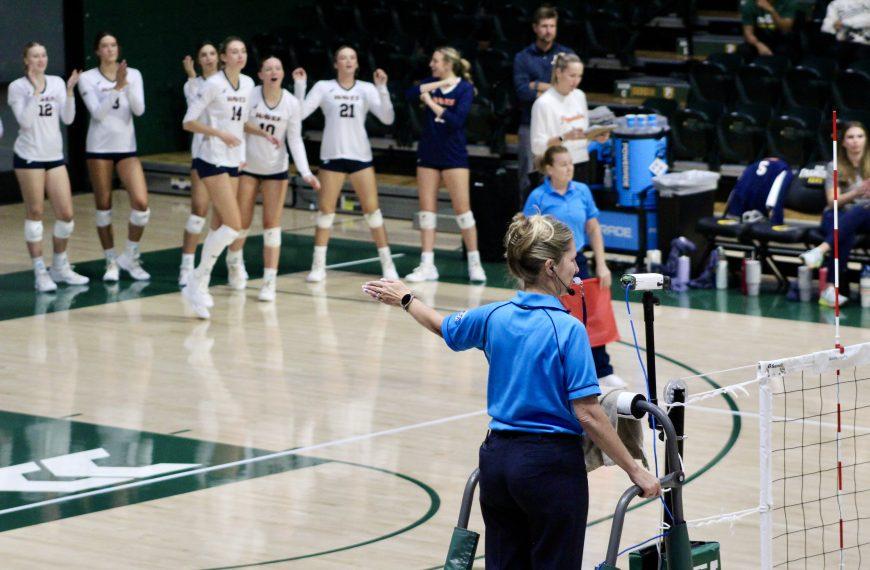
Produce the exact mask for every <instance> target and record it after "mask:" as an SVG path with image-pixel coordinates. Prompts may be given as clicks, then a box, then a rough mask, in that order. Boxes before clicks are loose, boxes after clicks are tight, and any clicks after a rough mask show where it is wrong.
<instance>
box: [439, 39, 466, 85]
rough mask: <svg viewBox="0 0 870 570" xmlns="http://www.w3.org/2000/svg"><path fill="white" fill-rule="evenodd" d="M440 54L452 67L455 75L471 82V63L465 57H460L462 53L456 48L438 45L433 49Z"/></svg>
mask: <svg viewBox="0 0 870 570" xmlns="http://www.w3.org/2000/svg"><path fill="white" fill-rule="evenodd" d="M435 51H437V52H439V53H440V54H441V56H442V57H443V58H444V59H446V60H447V62H448V63H449V64H450V67H451V68H452V69H453V74H454V75H455V76H456V77H461V78H462V79H464V80H466V81H468V82H469V83H473V81H472V80H471V63H469V61H468V60H467V59H464V58H463V57H462V54H460V53H459V50H457V49H456V48H452V47H449V46H445V47H440V48H438V49H437V50H435Z"/></svg>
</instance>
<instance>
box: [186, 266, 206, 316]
mask: <svg viewBox="0 0 870 570" xmlns="http://www.w3.org/2000/svg"><path fill="white" fill-rule="evenodd" d="M181 296H182V297H184V299H185V300H186V301H187V302H188V303H190V308H191V309H193V313H194V314H195V315H196V316H197V318H200V319H208V318H210V317H211V313H209V311H208V309H209V308H208V306H207V299H206V298H205V296H204V295H203V293H202V288H201V282H200V280H198V279H197V278H196V277H195V276H191V278H190V281H188V282H187V285H185V286H184V289H182V290H181Z"/></svg>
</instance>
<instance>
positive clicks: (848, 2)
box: [822, 0, 870, 61]
mask: <svg viewBox="0 0 870 570" xmlns="http://www.w3.org/2000/svg"><path fill="white" fill-rule="evenodd" d="M822 31H823V32H825V33H827V34H833V35H834V36H836V38H837V44H838V46H837V48H838V49H837V52H838V53H837V55H838V58H839V59H840V61H857V60H859V59H866V58H870V0H834V1H833V2H831V3H830V4H828V9H827V12H825V19H824V21H823V22H822Z"/></svg>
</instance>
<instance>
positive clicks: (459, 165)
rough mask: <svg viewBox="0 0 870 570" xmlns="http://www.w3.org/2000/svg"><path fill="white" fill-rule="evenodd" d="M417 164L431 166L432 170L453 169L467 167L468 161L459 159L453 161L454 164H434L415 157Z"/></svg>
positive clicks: (425, 166) (422, 166) (421, 166)
mask: <svg viewBox="0 0 870 570" xmlns="http://www.w3.org/2000/svg"><path fill="white" fill-rule="evenodd" d="M417 166H418V167H420V168H431V169H433V170H439V171H440V170H453V169H454V168H465V169H466V170H467V169H468V161H467V160H466V161H460V162H455V163H454V164H435V163H433V162H427V161H424V160H422V159H420V158H418V159H417Z"/></svg>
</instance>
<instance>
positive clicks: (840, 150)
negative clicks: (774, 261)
mask: <svg viewBox="0 0 870 570" xmlns="http://www.w3.org/2000/svg"><path fill="white" fill-rule="evenodd" d="M837 159H838V160H837V171H838V172H837V174H838V182H839V186H840V192H839V196H838V197H837V202H838V206H839V210H840V211H839V218H840V220H839V222H840V223H839V226H840V227H839V240H840V269H841V270H842V271H841V272H840V275H842V276H843V277H846V276H847V275H848V272H846V271H845V268H846V266H847V264H848V263H849V252H850V251H851V250H852V247H853V246H854V244H855V239H856V237H857V236H858V233H866V232H868V231H870V148H868V146H867V129H866V128H864V125H862V124H861V123H857V122H852V123H847V124H846V127H845V128H844V129H843V136H842V137H841V138H840V141H839V142H838V143H837ZM825 191H826V193H827V195H828V207H827V208H826V209H825V212H824V213H823V214H822V229H823V230H825V241H824V242H822V243H821V244H820V245H818V246H817V247H814V248H813V249H811V250H809V251H806V252H804V253H802V254H801V258H802V259H803V260H804V263H806V264H807V265H808V266H810V267H820V266H821V265H822V263H823V262H824V263H825V264H826V267H827V268H828V275H829V276H831V277H829V279H833V275H834V258H833V256H829V257H828V258H827V260H826V259H825V256H826V255H827V254H828V253H830V251H831V250H832V249H833V248H834V210H833V204H834V163H833V162H831V163H829V164H828V177H827V179H826V180H825ZM841 289H842V290H843V291H844V292H848V289H849V283H848V280H847V279H843V286H842V287H841ZM846 301H848V297H846V296H845V295H840V304H841V305H842V304H843V303H845V302H846ZM834 302H835V299H834V286H833V285H830V286H829V287H828V288H827V289H826V290H825V291H824V292H823V293H822V295H821V296H820V297H819V304H820V305H826V306H829V307H832V306H834Z"/></svg>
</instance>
